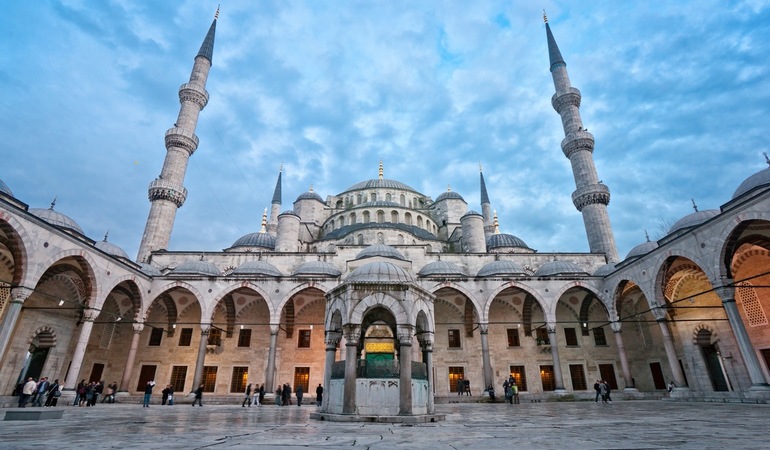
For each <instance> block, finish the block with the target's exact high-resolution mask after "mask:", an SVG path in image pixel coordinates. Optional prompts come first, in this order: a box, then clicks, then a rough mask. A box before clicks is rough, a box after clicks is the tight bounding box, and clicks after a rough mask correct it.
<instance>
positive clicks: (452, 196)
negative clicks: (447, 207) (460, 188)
mask: <svg viewBox="0 0 770 450" xmlns="http://www.w3.org/2000/svg"><path fill="white" fill-rule="evenodd" d="M442 200H462V201H465V199H464V198H463V196H462V195H460V194H458V193H457V192H455V191H446V192H443V193H441V194H440V195H439V196H438V197H436V202H440V201H442ZM434 203H435V202H434Z"/></svg>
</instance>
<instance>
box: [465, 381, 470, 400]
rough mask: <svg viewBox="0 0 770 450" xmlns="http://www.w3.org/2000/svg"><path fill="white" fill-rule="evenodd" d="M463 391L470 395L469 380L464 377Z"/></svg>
mask: <svg viewBox="0 0 770 450" xmlns="http://www.w3.org/2000/svg"><path fill="white" fill-rule="evenodd" d="M465 393H466V394H468V397H470V396H471V380H469V379H467V378H466V379H465Z"/></svg>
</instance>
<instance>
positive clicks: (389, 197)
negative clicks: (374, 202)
mask: <svg viewBox="0 0 770 450" xmlns="http://www.w3.org/2000/svg"><path fill="white" fill-rule="evenodd" d="M391 198H393V197H391V195H390V194H385V201H386V202H389V201H392V200H391Z"/></svg>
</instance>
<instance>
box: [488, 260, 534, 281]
mask: <svg viewBox="0 0 770 450" xmlns="http://www.w3.org/2000/svg"><path fill="white" fill-rule="evenodd" d="M510 275H529V274H528V273H527V271H526V270H524V268H523V267H521V266H520V265H518V264H516V263H515V262H513V261H492V262H491V263H489V264H487V265H485V266H484V267H482V268H481V270H479V273H478V274H476V276H478V277H496V276H497V277H499V276H510Z"/></svg>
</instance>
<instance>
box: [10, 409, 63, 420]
mask: <svg viewBox="0 0 770 450" xmlns="http://www.w3.org/2000/svg"><path fill="white" fill-rule="evenodd" d="M63 414H64V410H63V409H42V408H41V409H32V408H30V409H26V408H19V409H12V410H9V411H6V412H5V419H4V420H50V419H61V418H62V415H63Z"/></svg>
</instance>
